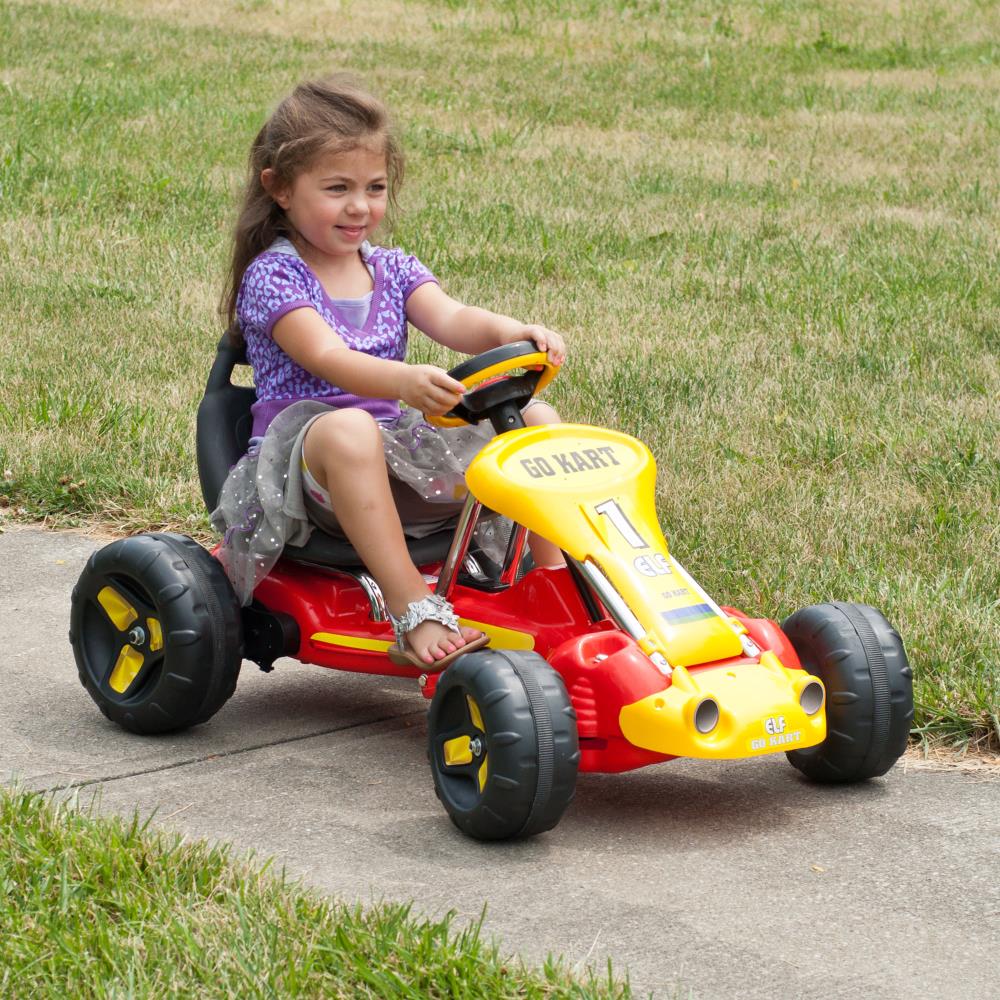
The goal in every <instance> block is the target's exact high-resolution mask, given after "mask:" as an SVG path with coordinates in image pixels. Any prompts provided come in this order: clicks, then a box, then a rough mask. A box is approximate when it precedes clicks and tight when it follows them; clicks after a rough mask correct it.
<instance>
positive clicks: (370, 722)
mask: <svg viewBox="0 0 1000 1000" xmlns="http://www.w3.org/2000/svg"><path fill="white" fill-rule="evenodd" d="M425 714H426V712H425V711H424V710H422V709H419V710H417V711H413V712H404V713H403V714H402V715H383V716H380V717H379V718H377V719H366V720H364V721H363V722H352V723H349V724H348V725H346V726H334V728H333V729H320V730H318V731H317V732H315V733H303V734H302V735H301V736H287V737H284V738H283V739H279V740H271V741H269V742H267V743H257V744H255V745H254V746H249V747H236V748H235V749H233V750H221V751H219V752H217V753H209V754H205V755H204V756H202V757H188V758H186V759H185V760H176V761H173V762H171V763H169V764H160V765H158V766H156V767H148V768H142V769H140V770H137V771H129V772H128V773H126V774H112V775H108V776H107V777H103V778H87V779H86V780H85V781H71V782H69V783H68V784H66V785H55V786H53V787H51V788H46V789H45V791H47V792H68V791H72V790H73V789H75V788H86V787H88V786H89V785H104V784H107V783H109V782H112V781H123V780H124V779H126V778H137V777H139V776H140V775H143V774H157V773H158V772H160V771H173V770H175V769H177V768H180V767H189V766H190V765H192V764H202V763H204V762H205V761H207V760H220V759H221V758H223V757H237V756H239V755H240V754H244V753H252V752H253V751H254V750H266V749H267V748H268V747H277V746H282V745H283V744H285V743H298V742H300V741H301V740H311V739H314V738H315V737H317V736H329V735H330V734H331V733H346V732H349V731H350V730H352V729H361V728H363V727H365V726H377V725H379V724H380V723H383V722H392V721H394V720H397V719H408V718H410V717H411V716H414V715H425Z"/></svg>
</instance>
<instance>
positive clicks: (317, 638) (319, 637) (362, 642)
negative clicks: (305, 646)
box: [310, 632, 392, 653]
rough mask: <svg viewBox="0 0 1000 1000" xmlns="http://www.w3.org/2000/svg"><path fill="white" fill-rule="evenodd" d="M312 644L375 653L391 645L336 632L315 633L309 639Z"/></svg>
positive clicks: (381, 641) (382, 640)
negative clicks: (367, 650)
mask: <svg viewBox="0 0 1000 1000" xmlns="http://www.w3.org/2000/svg"><path fill="white" fill-rule="evenodd" d="M310 638H311V640H312V641H313V642H319V643H322V644H323V645H324V646H342V647H344V648H345V649H370V650H372V651H373V652H376V653H384V652H385V651H386V650H387V649H388V648H389V647H390V646H391V645H392V643H391V642H387V641H386V640H385V639H367V638H365V637H364V636H361V635H343V634H341V633H337V632H317V633H316V634H315V635H313V636H311V637H310Z"/></svg>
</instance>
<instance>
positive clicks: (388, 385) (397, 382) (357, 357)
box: [271, 307, 465, 414]
mask: <svg viewBox="0 0 1000 1000" xmlns="http://www.w3.org/2000/svg"><path fill="white" fill-rule="evenodd" d="M271 335H272V336H273V337H274V340H275V342H276V343H277V345H278V346H279V347H280V348H281V349H282V350H283V351H284V352H285V353H286V354H287V355H288V356H289V357H290V358H291V359H292V360H293V361H295V362H296V363H297V364H299V365H301V366H302V367H303V368H305V370H306V371H307V372H309V373H310V374H312V375H315V376H317V377H318V378H321V379H323V380H324V381H326V382H329V383H330V384H331V385H335V386H337V388H339V389H343V390H344V391H345V392H350V393H354V395H356V396H366V397H369V398H372V399H401V400H403V402H404V403H408V404H409V405H410V406H415V407H417V408H418V409H420V410H422V411H423V412H424V413H433V414H441V413H447V412H448V411H449V410H450V409H451V408H452V407H453V406H454V405H455V404H456V403H457V402H458V401H459V398H460V397H461V394H462V393H463V392H464V391H465V387H464V386H463V385H462V383H461V382H456V381H455V380H454V379H453V378H450V377H449V376H448V374H447V372H445V371H443V370H442V369H441V368H437V367H435V366H434V365H408V364H407V363H406V362H405V361H386V360H385V359H384V358H373V357H371V355H368V354H364V353H363V352H361V351H352V350H351V349H350V348H349V347H348V346H347V344H345V343H344V341H343V339H342V338H341V337H340V336H339V335H338V334H337V333H336V331H335V330H333V329H332V328H331V327H330V325H329V324H328V323H327V322H326V321H325V320H324V319H323V317H322V316H320V314H319V313H318V312H316V310H315V309H310V308H308V307H303V308H301V309H294V310H292V312H289V313H285V315H284V316H282V317H281V319H279V320H278V322H277V323H275V324H274V329H273V330H272V333H271Z"/></svg>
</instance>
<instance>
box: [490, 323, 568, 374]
mask: <svg viewBox="0 0 1000 1000" xmlns="http://www.w3.org/2000/svg"><path fill="white" fill-rule="evenodd" d="M519 340H533V341H534V342H535V344H536V346H537V347H538V349H539V350H540V351H546V352H547V353H548V356H549V361H551V362H552V364H554V365H561V364H563V363H564V362H565V361H566V341H565V340H563V338H562V335H561V334H558V333H556V332H555V330H548V329H546V328H545V327H544V326H538V325H536V324H530V325H529V324H525V325H523V326H520V327H519V328H518V329H516V330H510V331H508V332H506V333H505V334H504V335H503V337H502V338H501V340H500V343H501V344H513V343H516V342H517V341H519Z"/></svg>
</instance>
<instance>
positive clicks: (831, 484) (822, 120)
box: [0, 0, 1000, 748]
mask: <svg viewBox="0 0 1000 1000" xmlns="http://www.w3.org/2000/svg"><path fill="white" fill-rule="evenodd" d="M0 36H2V37H3V38H4V47H3V54H2V57H0V58H2V60H3V62H2V66H0V125H2V128H0V309H2V311H3V315H4V316H5V335H4V339H3V342H2V346H0V366H2V367H0V374H2V377H0V473H2V475H3V479H2V481H0V495H2V498H0V504H6V505H7V508H6V509H7V511H8V516H14V517H18V518H22V519H43V518H44V519H46V521H47V522H48V523H53V524H61V525H70V524H85V523H95V522H99V523H102V524H104V525H111V526H114V527H117V528H119V529H122V530H138V529H142V528H147V527H152V526H163V525H170V526H172V527H175V528H179V529H181V530H185V531H188V532H192V533H196V534H198V533H203V532H205V531H206V528H207V525H206V520H205V517H204V514H203V512H202V510H201V506H200V499H199V493H198V486H197V482H196V473H195V459H194V452H193V422H194V412H195V408H196V404H197V400H198V397H199V394H200V391H201V388H202V385H203V381H204V377H205V374H206V369H207V365H208V363H209V360H210V358H211V354H212V350H213V346H214V343H215V341H216V339H217V338H218V336H219V332H220V328H219V324H218V322H217V320H216V318H215V315H214V307H215V303H216V300H217V296H218V292H219V289H220V285H221V281H222V276H223V272H224V266H225V257H226V240H227V231H228V227H229V225H230V224H231V221H232V216H233V209H234V200H235V191H236V190H237V188H238V186H239V183H240V179H241V175H242V170H243V161H244V156H245V151H246V149H247V147H248V144H249V140H250V138H251V136H252V134H253V133H254V131H255V130H256V129H257V127H258V126H259V124H260V122H261V120H262V119H263V117H264V115H265V114H266V112H267V109H268V108H269V107H270V106H271V105H272V104H273V103H274V102H275V101H276V100H277V98H278V97H280V96H281V95H282V94H283V93H284V92H285V91H286V90H287V89H288V88H289V87H290V85H291V84H292V83H293V82H295V81H297V80H298V79H300V78H301V77H303V76H307V75H311V74H318V73H322V72H324V71H327V70H330V69H334V68H351V69H354V70H356V71H357V72H359V73H360V74H362V75H363V76H364V77H365V78H366V79H367V80H369V81H370V83H371V84H372V85H373V86H374V87H375V88H377V89H379V90H380V91H381V92H383V93H384V94H385V96H386V97H387V98H388V100H389V103H390V105H391V106H392V107H393V108H394V109H395V111H396V114H397V117H398V119H399V121H400V123H401V125H402V130H403V133H404V139H405V144H406V148H407V151H408V154H409V175H408V182H407V186H406V188H404V191H403V203H404V208H405V212H404V214H403V217H402V218H401V220H400V222H399V224H398V225H397V229H396V232H395V234H394V237H393V238H394V240H395V241H396V242H398V243H399V244H400V245H402V246H405V247H407V248H408V249H410V250H412V251H414V252H416V253H418V254H419V255H420V256H421V257H422V258H423V259H425V260H426V261H427V262H428V263H429V264H430V266H431V267H432V268H433V269H434V270H435V271H436V272H437V273H438V274H439V275H440V277H441V278H442V280H443V283H444V285H445V287H446V288H447V289H448V290H449V291H450V292H452V293H453V294H455V295H456V296H457V297H459V298H463V299H465V300H466V301H469V302H473V303H476V304H480V305H485V306H487V307H491V308H494V309H498V310H501V311H505V312H509V313H510V314H512V315H516V316H519V317H522V318H524V319H530V320H534V321H540V322H544V323H546V324H547V325H549V326H552V327H554V328H556V329H559V330H561V331H563V332H564V333H565V334H566V336H567V339H568V341H569V344H570V349H571V357H570V363H569V364H568V365H567V366H566V368H565V370H564V372H563V374H562V375H561V377H560V379H559V380H557V382H556V383H555V384H554V385H553V387H552V389H551V390H550V392H549V398H551V399H552V400H553V401H554V402H555V404H556V405H557V406H558V407H559V409H560V410H561V412H562V414H563V416H564V417H565V418H567V419H574V420H582V421H587V422H594V423H600V424H605V425H609V426H612V427H616V428H620V429H623V430H626V431H628V432H630V433H633V434H635V435H636V436H638V437H640V438H642V439H643V440H645V441H646V442H647V443H648V444H649V446H650V447H651V449H652V451H653V453H654V455H655V456H656V457H657V460H658V465H659V480H658V506H659V512H660V515H661V519H662V522H663V525H664V528H665V531H666V534H667V537H668V539H669V540H670V543H671V545H672V548H673V550H674V552H675V553H676V554H677V555H678V557H679V558H680V559H681V561H682V562H684V563H685V565H687V567H688V568H689V569H690V570H691V571H692V572H693V573H694V574H695V576H696V577H698V578H699V579H700V581H701V582H702V583H703V584H704V585H705V586H706V588H707V589H708V590H709V592H710V593H712V594H713V595H714V596H716V597H717V598H718V599H720V600H722V601H724V602H725V603H728V604H733V605H736V606H740V607H742V608H744V609H745V610H748V611H750V612H753V613H759V614H764V615H768V616H772V617H778V618H781V617H783V616H784V615H785V614H787V613H789V612H790V611H792V610H794V609H795V608H796V607H799V606H801V605H804V604H809V603H815V602H817V601H821V600H827V599H841V600H860V601H866V602H868V603H871V604H874V605H876V606H878V607H880V608H881V609H882V610H883V611H884V613H885V614H886V615H887V616H888V617H889V619H890V620H891V621H893V622H894V623H895V624H896V625H897V627H898V628H899V629H900V631H901V633H902V635H903V637H904V640H905V642H906V645H907V649H908V652H909V654H910V657H911V660H912V662H913V664H914V667H915V672H916V690H917V698H918V716H917V725H918V730H917V731H918V733H919V734H921V735H922V736H924V737H925V738H927V739H928V740H931V741H944V742H949V743H955V744H958V745H962V746H964V745H968V744H970V743H971V744H979V745H982V746H986V745H992V746H993V747H994V748H996V747H998V746H1000V720H998V704H1000V679H998V677H1000V531H998V529H997V514H996V512H997V509H998V506H1000V407H998V406H997V404H996V400H997V398H998V392H1000V366H998V358H1000V293H998V285H997V282H996V274H997V269H998V264H1000V254H998V243H997V235H996V234H997V222H998V210H997V209H998V172H997V164H996V149H997V148H998V145H1000V116H998V113H997V107H998V103H997V94H998V90H1000V45H998V43H997V39H998V38H1000V9H998V8H997V6H996V4H993V3H988V2H985V0H984V2H975V0H952V2H947V3H946V2H940V0H937V2H934V0H929V2H927V3H923V4H912V5H901V4H898V3H890V2H889V0H877V2H861V0H841V2H833V0H823V2H819V0H812V2H808V0H807V2H801V0H795V2H792V0H767V2H759V0H755V2H750V0H739V2H732V3H727V4H723V3H716V2H708V0H702V2H696V0H692V2H690V3H685V4H679V3H660V2H654V0H646V2H643V0H634V2H625V0H619V2H606V0H505V2H499V3H485V2H481V3H476V2H460V0H449V2H429V0H428V2H424V3H404V2H402V0H397V2H387V3H384V4H379V5H376V6H374V7H373V6H372V5H370V4H362V3H360V2H357V0H342V2H337V0H328V2H327V3H325V4H308V5H307V4H292V3H289V2H285V0H241V2H232V0H231V2H223V3H219V4H214V5H206V4H198V3H195V2H194V0H147V2H144V3H141V4H136V3H132V2H129V3H126V2H125V0H104V2H98V0H87V2H78V3H21V2H15V3H10V2H6V3H4V4H3V5H2V6H0ZM54 39H58V44H56V43H54V41H53V40H54ZM413 356H414V357H417V358H419V359H421V360H433V361H436V362H445V361H446V360H448V359H447V358H446V355H445V353H444V352H442V351H440V350H438V349H437V348H436V347H435V346H434V345H430V344H427V343H421V342H415V344H414V351H413ZM10 512H13V514H11V513H10Z"/></svg>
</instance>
